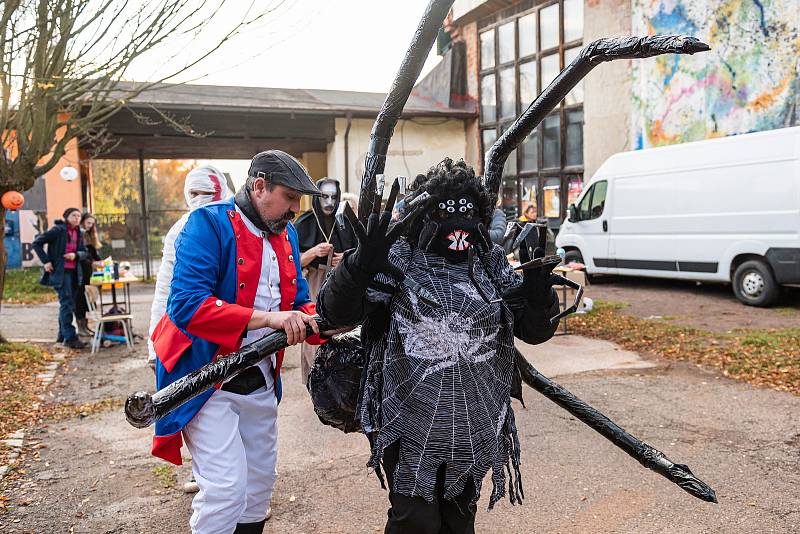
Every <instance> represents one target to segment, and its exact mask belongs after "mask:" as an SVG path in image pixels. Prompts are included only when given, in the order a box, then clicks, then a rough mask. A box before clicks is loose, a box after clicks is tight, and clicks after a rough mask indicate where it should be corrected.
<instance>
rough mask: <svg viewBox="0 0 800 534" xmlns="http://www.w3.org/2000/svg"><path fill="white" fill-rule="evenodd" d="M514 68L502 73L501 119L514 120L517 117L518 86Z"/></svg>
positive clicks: (504, 70)
mask: <svg viewBox="0 0 800 534" xmlns="http://www.w3.org/2000/svg"><path fill="white" fill-rule="evenodd" d="M515 82H516V80H515V79H514V67H509V68H507V69H503V70H501V71H500V98H499V99H498V100H499V101H500V102H499V104H500V119H501V120H502V119H514V118H516V116H517V106H516V103H517V84H516V83H515Z"/></svg>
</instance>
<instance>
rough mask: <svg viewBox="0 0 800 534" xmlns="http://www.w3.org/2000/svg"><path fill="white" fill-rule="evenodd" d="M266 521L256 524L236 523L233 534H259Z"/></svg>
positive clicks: (262, 530)
mask: <svg viewBox="0 0 800 534" xmlns="http://www.w3.org/2000/svg"><path fill="white" fill-rule="evenodd" d="M266 522H267V520H266V519H264V520H263V521H259V522H257V523H236V530H234V531H233V534H261V533H262V532H264V523H266Z"/></svg>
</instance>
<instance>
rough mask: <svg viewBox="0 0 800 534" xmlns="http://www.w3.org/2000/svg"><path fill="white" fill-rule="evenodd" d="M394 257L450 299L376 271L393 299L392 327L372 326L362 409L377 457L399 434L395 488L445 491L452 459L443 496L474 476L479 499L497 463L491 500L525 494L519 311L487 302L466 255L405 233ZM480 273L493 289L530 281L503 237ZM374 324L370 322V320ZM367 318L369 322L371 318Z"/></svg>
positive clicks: (374, 297) (429, 494)
mask: <svg viewBox="0 0 800 534" xmlns="http://www.w3.org/2000/svg"><path fill="white" fill-rule="evenodd" d="M389 261H391V262H392V263H394V264H395V265H396V266H397V267H399V268H401V269H402V270H403V271H404V272H407V273H408V274H409V275H411V277H412V278H413V279H414V280H416V281H417V282H418V283H419V284H421V285H422V286H423V287H424V288H425V289H427V290H428V291H430V292H431V293H433V295H434V296H435V297H436V298H437V299H438V300H439V302H440V303H441V304H442V307H441V308H432V307H430V306H428V305H426V304H425V303H424V302H422V301H420V300H419V299H418V298H417V297H416V295H415V294H414V293H412V292H410V291H409V290H408V289H406V288H405V287H403V286H402V285H398V284H397V282H395V281H394V280H393V279H391V278H389V277H386V276H385V275H383V274H379V275H377V276H376V279H375V281H376V282H378V284H377V285H378V286H389V287H391V288H393V291H391V290H390V291H386V292H384V291H378V290H375V289H370V290H369V291H368V293H367V298H368V299H369V300H371V301H373V302H376V303H382V304H384V305H386V306H388V316H389V317H388V325H386V331H385V335H369V336H367V337H368V338H369V339H371V340H373V342H371V343H365V345H366V347H365V349H366V350H367V351H368V356H369V358H368V362H369V364H368V367H367V370H366V377H365V383H364V390H363V396H362V400H361V404H360V407H359V417H360V420H361V424H362V427H363V430H364V432H365V433H367V435H369V436H370V441H371V443H372V456H371V458H370V462H369V465H370V466H371V467H374V468H375V469H376V471H377V472H378V475H379V476H381V473H380V460H381V458H382V457H383V451H384V449H385V448H386V447H388V446H389V445H392V444H393V443H395V442H397V441H399V443H400V455H399V462H398V464H397V468H396V471H395V473H394V488H392V491H394V492H396V493H399V494H401V495H406V496H409V497H422V498H424V499H425V500H426V501H428V502H432V501H433V500H434V499H435V498H436V488H435V487H436V474H437V470H438V469H439V467H440V466H441V465H442V464H444V465H445V466H446V471H445V481H444V497H445V498H446V499H450V500H452V499H454V498H455V497H456V496H458V495H459V494H460V493H461V492H462V491H463V490H464V486H465V483H466V482H467V481H468V480H469V478H472V480H473V483H474V485H475V489H476V496H475V501H477V500H478V498H479V496H480V490H481V482H482V480H483V478H484V476H485V475H486V473H487V472H488V471H489V470H490V469H491V470H492V483H493V488H492V494H491V498H490V501H489V508H492V507H493V506H494V504H495V503H496V502H497V501H498V500H499V499H500V498H502V497H503V496H504V495H505V486H506V471H507V472H508V474H509V475H510V480H509V481H508V488H509V496H510V499H511V502H512V503H514V502H516V501H518V500H521V498H522V484H521V480H520V475H519V440H518V438H517V431H516V426H515V423H514V411H513V410H512V408H511V400H510V392H511V382H512V375H513V372H514V365H515V361H514V334H513V331H514V328H513V315H512V312H511V311H510V310H509V309H508V308H507V307H506V305H505V304H503V303H496V304H487V303H486V302H485V301H484V300H483V299H482V298H481V296H480V294H479V293H478V291H477V290H476V289H475V286H474V285H473V284H472V282H470V280H469V278H468V277H467V263H466V262H464V263H462V264H451V263H446V262H445V260H444V259H443V258H441V257H440V256H438V255H434V254H430V253H428V252H425V251H422V250H420V249H418V248H413V249H412V248H411V247H410V246H409V244H408V243H407V242H406V241H404V240H401V241H398V242H397V243H396V244H395V245H394V246H393V247H392V250H391V252H390V254H389ZM475 261H476V265H475V278H476V280H477V283H479V284H481V287H482V289H483V290H484V291H485V293H486V294H487V295H491V296H492V297H493V298H494V297H499V294H498V293H499V292H503V291H505V290H507V289H509V288H510V287H512V286H515V285H517V284H520V283H521V277H520V276H519V275H517V274H516V273H514V271H513V270H512V269H511V266H510V265H509V264H508V261H507V260H506V258H505V255H504V254H503V251H502V249H501V248H500V247H497V246H495V247H494V248H493V249H492V250H491V251H490V253H489V254H487V255H485V257H484V261H480V260H478V259H477V258H476V260H475ZM367 324H369V323H367ZM367 324H365V328H367Z"/></svg>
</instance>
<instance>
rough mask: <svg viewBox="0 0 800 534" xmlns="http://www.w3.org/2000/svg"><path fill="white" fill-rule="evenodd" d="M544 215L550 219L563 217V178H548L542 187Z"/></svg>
mask: <svg viewBox="0 0 800 534" xmlns="http://www.w3.org/2000/svg"><path fill="white" fill-rule="evenodd" d="M542 204H543V206H542V207H543V208H544V216H545V217H547V218H548V219H558V218H559V217H561V178H557V177H556V178H547V179H546V180H545V181H544V187H543V188H542Z"/></svg>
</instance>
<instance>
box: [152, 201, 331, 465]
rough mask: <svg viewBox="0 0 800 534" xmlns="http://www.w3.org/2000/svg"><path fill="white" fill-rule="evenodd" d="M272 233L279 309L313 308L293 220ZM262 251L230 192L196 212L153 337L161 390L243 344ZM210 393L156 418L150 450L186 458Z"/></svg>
mask: <svg viewBox="0 0 800 534" xmlns="http://www.w3.org/2000/svg"><path fill="white" fill-rule="evenodd" d="M268 239H269V242H270V245H271V246H272V248H273V250H274V252H275V256H276V258H277V262H278V267H279V271H280V291H281V304H280V309H281V310H282V311H283V310H293V309H294V310H301V311H303V312H305V313H308V314H313V313H315V306H314V304H313V303H312V302H311V300H310V298H309V293H308V283H307V282H306V280H305V279H304V278H303V274H302V269H301V266H300V251H299V248H298V244H297V233H296V231H295V229H294V227H293V226H292V224H291V223H289V225H288V226H287V228H286V230H284V231H283V233H282V234H280V235H270V236H269V238H268ZM262 252H263V239H262V238H261V237H260V236H256V235H253V234H252V233H251V232H250V231H249V230H248V229H247V227H246V226H245V223H244V221H243V220H242V217H241V215H240V214H239V212H237V211H236V209H235V207H234V201H233V199H232V198H231V199H228V200H224V201H221V202H215V203H212V204H208V205H206V206H204V207H202V208H199V209H197V210H195V211H193V212H192V214H191V215H190V216H189V220H188V221H187V222H186V226H184V228H183V230H182V231H181V233H180V235H179V236H178V239H177V240H176V242H175V269H174V271H173V277H172V284H171V286H170V294H169V299H168V300H167V313H166V314H164V316H163V317H162V318H161V321H159V323H158V325H157V326H156V328H155V330H154V331H153V335H152V336H151V339H152V340H153V346H154V348H155V352H156V355H157V356H158V358H157V361H156V386H157V388H158V389H162V388H164V387H166V386H168V385H169V384H171V383H173V382H174V381H175V380H177V379H179V378H181V377H183V376H186V375H187V374H189V373H191V372H192V371H195V370H196V369H199V368H200V367H202V366H203V365H206V364H208V363H211V362H213V361H214V360H215V359H216V358H217V357H219V356H222V355H225V354H228V353H230V352H233V351H234V350H236V349H237V348H239V345H240V343H241V341H242V338H243V333H244V332H245V330H246V327H247V323H248V322H249V321H250V316H251V315H252V313H253V303H254V302H255V297H256V290H257V289H258V281H259V276H260V274H261V258H262ZM309 341H310V342H311V343H314V342H319V340H318V339H313V340H309ZM282 362H283V351H281V352H279V353H278V355H277V358H276V365H275V375H274V379H275V395H276V396H277V397H278V401H280V397H281V391H282V388H281V379H280V370H281V364H282ZM213 392H214V390H213V389H211V390H209V391H206V392H204V393H202V394H201V395H198V396H197V397H195V398H194V399H192V400H190V401H189V402H187V403H186V404H184V405H183V406H181V407H180V408H178V409H177V410H175V411H174V412H172V413H170V414H169V415H167V416H166V417H164V418H163V419H161V420H159V421H158V422H157V423H156V435H155V436H154V438H153V449H152V453H153V455H155V456H158V457H159V458H163V459H165V460H167V461H170V462H172V463H174V464H176V465H180V464H181V455H180V448H181V445H182V444H183V440H182V438H181V429H183V427H184V426H185V425H186V423H188V422H189V421H190V420H191V419H192V417H194V415H195V414H196V413H197V412H198V411H199V410H200V408H201V407H202V406H203V404H205V402H206V401H207V400H208V398H209V397H210V396H211V394H212V393H213Z"/></svg>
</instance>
